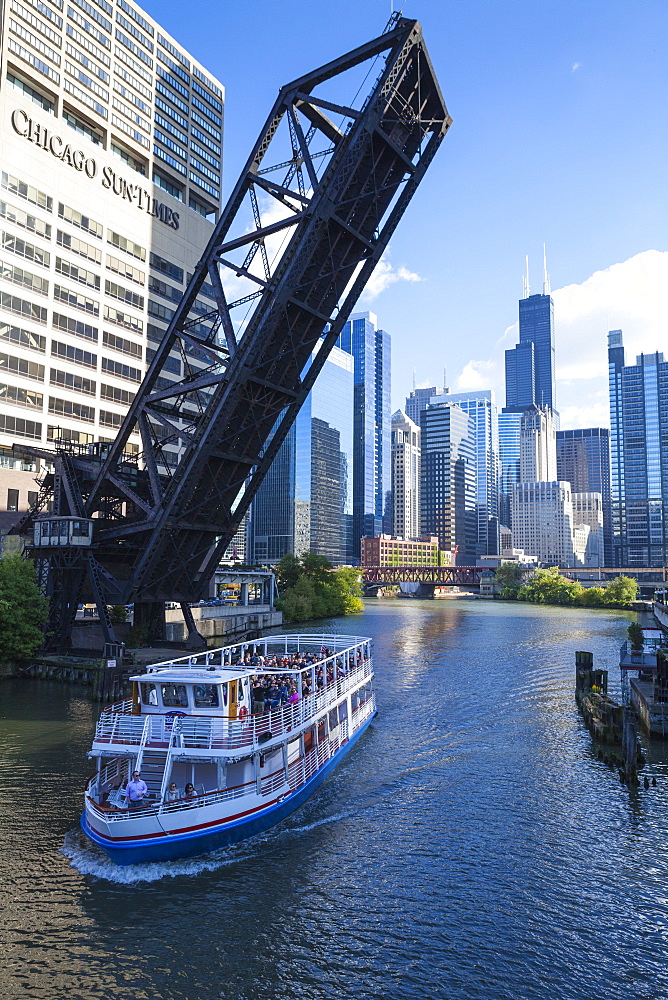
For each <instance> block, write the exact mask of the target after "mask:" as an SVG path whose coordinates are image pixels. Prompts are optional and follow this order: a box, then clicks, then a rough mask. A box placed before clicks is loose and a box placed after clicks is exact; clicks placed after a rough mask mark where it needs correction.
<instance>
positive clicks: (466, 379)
mask: <svg viewBox="0 0 668 1000" xmlns="http://www.w3.org/2000/svg"><path fill="white" fill-rule="evenodd" d="M498 381H499V372H498V364H497V361H496V360H495V359H490V360H489V361H469V363H468V364H467V365H464V368H463V369H462V371H461V372H460V373H459V375H458V376H457V378H456V380H455V385H454V389H453V391H454V392H478V391H479V390H481V389H489V387H490V384H495V383H497V382H498Z"/></svg>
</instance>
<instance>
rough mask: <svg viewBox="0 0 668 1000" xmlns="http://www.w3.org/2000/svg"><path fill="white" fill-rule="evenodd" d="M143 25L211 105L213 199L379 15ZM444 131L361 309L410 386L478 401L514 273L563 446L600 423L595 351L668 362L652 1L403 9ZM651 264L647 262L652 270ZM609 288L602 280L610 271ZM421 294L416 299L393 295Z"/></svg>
mask: <svg viewBox="0 0 668 1000" xmlns="http://www.w3.org/2000/svg"><path fill="white" fill-rule="evenodd" d="M143 6H144V7H145V9H146V10H148V11H149V12H150V13H151V14H152V15H153V16H154V17H155V18H156V19H158V20H159V21H160V22H161V23H162V24H164V26H165V28H166V29H167V30H168V31H169V32H170V33H171V34H172V35H174V36H175V37H176V38H177V39H178V40H179V41H180V42H181V43H182V44H183V45H184V46H186V47H187V48H188V49H189V50H190V51H191V52H192V54H193V55H194V56H196V57H197V58H198V59H200V61H201V62H202V63H203V64H204V65H205V66H207V67H208V68H209V69H210V70H211V71H212V72H213V73H215V74H216V75H217V76H218V78H219V79H220V80H221V81H222V82H223V83H224V85H225V87H226V120H225V153H224V172H225V182H226V183H225V188H226V191H229V189H230V187H231V186H232V185H233V183H234V181H235V180H236V177H237V174H238V171H239V169H240V168H241V166H242V165H243V163H244V161H245V159H246V157H247V155H248V152H249V150H250V147H251V145H252V143H253V141H254V140H255V138H256V136H257V133H258V132H259V130H260V128H261V126H262V123H263V121H264V119H265V117H266V115H267V113H268V111H269V109H270V107H271V104H272V103H273V101H274V99H275V96H276V92H277V90H278V89H279V87H280V86H281V85H282V84H284V83H286V82H288V81H289V80H291V79H294V78H295V77H297V76H298V75H300V74H302V73H304V72H307V71H308V70H310V69H313V68H315V67H316V66H318V65H320V64H321V63H324V62H326V61H328V60H329V59H332V58H335V57H336V56H338V55H340V54H342V53H343V52H345V51H346V50H348V49H350V48H353V47H355V46H356V45H358V44H361V43H362V42H364V41H366V40H367V39H369V38H371V37H373V36H374V35H376V34H378V33H379V32H380V31H381V30H382V28H383V26H384V24H385V22H386V21H387V18H388V16H389V13H390V5H389V2H387V0H382V2H381V0H357V2H353V0H338V2H336V3H333V2H330V3H320V2H311V3H307V2H302V0H281V2H279V3H277V2H274V3H269V2H266V0H246V2H245V3H241V2H239V0H235V2H234V3H232V2H207V0H187V2H185V3H184V2H180V3H176V2H173V0H162V2H160V3H158V2H151V0H146V2H144V3H143ZM404 14H405V15H406V16H408V17H416V18H418V19H419V20H420V21H421V22H422V25H423V30H424V36H425V41H426V44H427V46H428V48H429V51H430V55H431V57H432V61H433V63H434V66H435V69H436V72H437V74H438V77H439V80H440V83H441V87H442V90H443V94H444V97H445V100H446V103H447V105H448V109H449V111H450V114H451V116H452V118H453V119H454V124H453V126H452V128H451V130H450V132H449V134H448V135H447V136H446V138H445V140H444V142H443V144H442V146H441V149H440V151H439V154H438V156H437V158H436V160H435V161H434V163H433V164H432V166H431V168H430V170H429V172H428V173H427V176H426V178H425V180H424V181H423V183H422V185H421V187H420V189H419V191H418V193H417V195H416V196H415V198H414V199H413V202H412V203H411V205H410V207H409V210H408V212H407V214H406V216H405V217H404V219H403V221H402V224H401V225H400V226H399V229H398V231H397V233H396V234H395V236H394V237H393V240H392V243H391V246H390V251H389V256H388V259H387V262H386V263H385V266H384V273H383V274H381V275H379V276H378V275H377V279H378V278H379V277H380V279H381V280H376V281H375V283H374V289H375V291H376V293H377V294H374V295H367V296H365V297H364V299H363V300H362V301H361V302H360V306H359V307H360V308H362V309H371V310H372V311H374V312H375V313H376V314H377V316H378V320H379V324H380V325H381V326H382V327H384V328H385V329H387V330H388V331H389V333H390V334H391V336H392V350H393V405H394V406H395V407H396V406H399V405H402V403H403V398H404V396H405V394H406V393H407V392H408V390H409V389H410V387H411V383H412V373H413V370H415V376H416V380H417V384H418V385H420V384H423V385H424V384H432V383H433V382H434V381H435V382H436V383H439V382H440V381H441V380H442V374H441V373H442V370H443V367H444V366H447V371H448V381H449V383H450V385H451V386H452V388H453V389H458V390H462V389H467V388H475V387H480V388H483V387H488V386H489V387H494V388H496V389H497V392H498V393H499V394H500V402H501V403H503V379H502V358H503V349H504V348H505V347H506V346H512V345H513V344H514V342H515V339H516V331H515V330H513V329H512V326H513V324H514V323H515V322H516V318H517V300H518V298H519V297H520V294H521V290H522V283H521V278H522V272H523V268H524V257H525V254H528V255H529V257H530V264H531V284H532V291H540V290H541V281H542V246H543V243H544V242H545V243H546V244H547V254H548V269H549V272H550V276H551V283H552V289H553V291H554V297H555V309H556V325H557V378H558V380H559V383H558V389H557V392H558V404H559V407H560V409H561V410H562V413H563V417H564V419H563V421H562V425H563V426H582V425H584V424H587V425H591V424H594V423H606V422H607V397H606V391H605V378H604V376H605V366H606V333H607V330H608V329H611V328H617V327H621V328H622V329H623V330H624V334H625V343H626V344H627V348H628V354H629V356H630V355H631V354H634V353H636V352H639V351H640V350H646V351H652V350H662V349H665V350H666V351H668V333H667V332H666V330H667V324H666V318H667V315H668V292H667V291H666V289H667V288H668V195H667V177H668V170H667V167H668V163H667V155H666V154H667V149H668V137H667V128H666V126H667V121H668V116H667V114H666V107H667V105H668V101H667V97H668V93H667V90H668V88H667V86H666V85H667V82H668V68H667V64H666V55H665V54H666V50H667V41H668V39H667V37H666V35H667V33H668V32H667V29H668V4H666V2H665V0H626V2H620V0H579V2H571V0H559V2H558V3H557V2H555V0H531V2H528V0H506V2H489V0H453V2H449V3H447V2H437V0H416V2H415V3H413V4H411V5H408V6H406V7H404ZM650 251H654V253H651V252H650ZM611 268H612V270H610V269H611ZM411 276H412V277H413V278H414V279H415V278H416V277H419V278H420V279H421V280H419V281H418V280H406V279H407V278H410V277H411Z"/></svg>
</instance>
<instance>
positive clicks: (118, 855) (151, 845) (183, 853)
mask: <svg viewBox="0 0 668 1000" xmlns="http://www.w3.org/2000/svg"><path fill="white" fill-rule="evenodd" d="M374 715H375V713H374ZM374 715H371V716H369V718H368V719H367V720H366V722H364V723H363V724H362V725H361V726H360V728H359V729H358V730H357V732H355V733H354V734H353V735H352V736H351V737H350V739H349V740H348V742H347V743H346V744H344V746H342V747H340V749H339V750H337V751H336V753H335V754H334V755H333V756H332V757H330V759H329V760H328V761H327V763H326V764H323V766H322V767H321V768H320V770H319V771H317V772H316V773H315V774H314V775H313V777H312V778H309V780H308V781H307V782H306V783H305V784H304V785H302V787H301V788H299V789H298V790H297V791H296V792H294V793H293V794H292V795H290V796H288V798H286V799H285V800H284V801H283V802H278V803H276V804H275V805H272V806H269V807H268V808H266V809H264V810H263V811H262V812H261V813H260V814H259V815H257V816H255V817H253V818H252V819H243V818H242V819H238V820H233V821H231V822H227V823H223V824H222V825H220V826H218V827H216V828H214V829H208V830H196V831H194V832H192V833H184V834H171V835H170V834H168V835H167V836H160V837H159V838H156V840H155V841H144V842H142V843H140V842H139V841H132V840H125V841H119V842H118V843H117V844H113V845H111V844H110V843H109V841H108V840H106V839H104V838H103V837H101V836H100V835H99V834H98V833H96V832H95V830H93V829H92V828H91V827H90V826H89V824H88V821H87V819H86V814H85V812H84V813H83V814H82V816H81V829H82V830H83V832H84V833H85V834H86V836H87V837H88V838H89V839H90V840H92V841H93V842H94V843H95V844H98V845H99V846H100V847H101V848H102V850H103V851H104V852H105V853H106V854H108V856H109V857H110V858H111V860H112V861H114V862H115V863H116V864H117V865H136V864H142V863H143V862H146V861H177V860H179V859H180V858H191V857H195V856H196V855H199V854H207V853H208V852H209V851H215V850H217V849H218V848H220V847H228V846H229V845H230V844H236V843H237V842H238V841H240V840H245V839H246V838H247V837H255V836H256V835H257V834H258V833H263V832H264V831H265V830H267V829H269V827H270V826H274V824H275V823H279V822H280V821H281V820H282V819H285V817H286V816H289V815H290V813H292V812H294V811H295V809H298V808H299V806H301V805H302V804H303V803H304V802H305V801H306V799H307V798H308V797H309V796H310V795H312V794H313V792H314V791H315V790H316V788H318V787H319V786H320V785H321V784H322V782H323V781H324V780H325V778H326V777H328V775H330V774H331V773H332V771H333V770H334V768H335V767H337V766H338V764H340V763H341V761H342V760H343V758H344V757H345V755H346V754H347V753H348V751H349V750H350V749H351V748H352V747H353V746H354V745H355V743H357V741H358V740H359V738H360V737H361V735H362V733H364V732H365V730H366V729H367V727H368V726H369V724H370V723H371V722H372V720H373V718H374Z"/></svg>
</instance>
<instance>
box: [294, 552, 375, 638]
mask: <svg viewBox="0 0 668 1000" xmlns="http://www.w3.org/2000/svg"><path fill="white" fill-rule="evenodd" d="M278 570H279V572H280V574H281V577H280V578H281V579H282V580H283V581H287V580H294V581H295V582H294V583H292V584H291V585H289V586H285V585H284V586H283V587H282V588H281V597H280V600H279V601H277V603H276V607H277V608H278V610H279V611H282V612H283V617H284V618H285V620H286V621H290V622H297V621H306V620H307V619H309V618H329V617H337V616H339V615H350V614H357V613H358V612H360V611H363V610H364V604H363V603H362V584H361V578H360V573H359V570H355V569H350V568H345V567H344V568H343V569H338V570H334V569H332V565H331V563H330V562H329V560H327V559H325V558H324V556H319V555H315V554H314V553H312V552H308V553H305V554H304V555H303V556H302V558H301V560H297V559H295V557H294V556H291V557H289V558H288V557H286V556H284V557H283V559H282V560H281V562H280V563H279V567H278Z"/></svg>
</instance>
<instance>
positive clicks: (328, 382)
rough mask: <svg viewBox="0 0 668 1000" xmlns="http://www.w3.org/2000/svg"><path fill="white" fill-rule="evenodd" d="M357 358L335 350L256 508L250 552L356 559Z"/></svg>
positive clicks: (263, 559)
mask: <svg viewBox="0 0 668 1000" xmlns="http://www.w3.org/2000/svg"><path fill="white" fill-rule="evenodd" d="M352 464H353V358H352V356H351V355H350V354H346V353H345V351H342V350H340V349H339V348H337V347H335V348H334V349H333V350H332V352H331V354H330V356H329V357H328V359H327V361H326V362H325V365H324V367H323V369H322V371H321V372H320V374H319V375H318V378H317V381H316V383H315V385H314V386H313V389H312V390H311V392H310V393H309V396H308V398H307V400H306V402H305V403H304V405H303V406H302V408H301V410H300V411H299V414H298V416H297V420H296V421H295V423H294V424H293V426H292V427H291V429H290V431H289V433H288V435H287V437H286V438H285V440H284V441H283V443H282V445H281V447H280V448H279V450H278V453H277V455H276V458H275V459H274V461H273V462H272V464H271V466H270V468H269V471H268V473H267V476H266V478H265V480H264V481H263V483H262V485H261V487H260V489H259V490H258V492H257V494H256V496H255V499H254V500H253V505H252V508H251V517H250V526H249V540H250V544H249V548H250V556H251V559H252V560H253V561H254V562H260V563H276V562H278V561H279V560H280V559H281V558H282V557H283V556H284V555H286V553H288V552H291V553H293V555H297V556H300V555H302V554H303V553H304V552H314V553H316V554H317V555H321V556H325V558H327V559H329V560H330V562H332V563H333V564H335V565H337V564H339V565H340V564H342V563H348V562H350V560H351V558H352V553H351V548H352V533H351V528H352V475H351V473H352Z"/></svg>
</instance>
